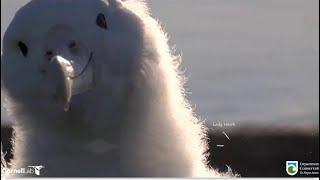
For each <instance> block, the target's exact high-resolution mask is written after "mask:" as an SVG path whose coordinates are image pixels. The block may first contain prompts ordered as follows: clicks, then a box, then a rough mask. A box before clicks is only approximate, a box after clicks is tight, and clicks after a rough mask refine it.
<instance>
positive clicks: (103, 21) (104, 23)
mask: <svg viewBox="0 0 320 180" xmlns="http://www.w3.org/2000/svg"><path fill="white" fill-rule="evenodd" d="M96 24H97V25H98V26H99V27H101V28H102V29H105V30H107V29H108V25H107V20H106V17H105V16H104V14H102V13H100V14H98V16H97V19H96Z"/></svg>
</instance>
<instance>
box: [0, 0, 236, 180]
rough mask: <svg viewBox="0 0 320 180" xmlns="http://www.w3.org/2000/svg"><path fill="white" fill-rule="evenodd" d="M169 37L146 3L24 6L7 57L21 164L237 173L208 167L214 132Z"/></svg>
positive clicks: (78, 170)
mask: <svg viewBox="0 0 320 180" xmlns="http://www.w3.org/2000/svg"><path fill="white" fill-rule="evenodd" d="M167 41H168V38H167V35H166V33H165V32H164V30H163V29H162V27H161V26H160V25H159V23H158V22H157V21H156V20H155V19H154V18H152V16H151V15H150V13H149V10H148V8H147V6H146V3H145V2H144V1H142V0H141V1H138V0H128V1H124V2H122V1H117V0H109V1H100V0H90V1H88V0H68V1H65V0H55V1H51V0H33V1H31V2H30V3H29V4H27V5H26V6H24V7H22V8H21V9H20V10H19V11H18V12H17V14H16V15H15V17H14V19H13V21H12V22H11V24H10V26H9V28H8V29H7V31H6V34H5V37H4V40H3V42H4V43H3V54H2V61H1V70H2V73H1V75H2V91H4V92H5V94H6V97H5V108H6V110H7V111H8V112H9V113H8V114H10V119H12V120H13V124H14V125H13V126H14V129H15V131H16V137H15V146H14V160H13V161H12V163H11V167H12V168H18V167H27V166H33V165H43V166H44V167H45V168H43V169H42V170H41V173H42V174H41V175H43V176H122V177H123V176H124V177H128V176H129V177H132V176H133V177H137V176H140V177H141V176H143V177H146V176H153V177H220V176H232V173H231V172H228V173H225V174H221V173H219V172H217V171H216V170H213V169H210V168H209V167H207V165H206V164H207V160H206V153H205V152H206V150H207V142H206V135H205V128H204V126H203V125H202V124H201V122H200V121H199V120H198V118H197V117H196V116H195V115H194V112H193V110H192V108H191V106H190V104H189V103H188V102H187V100H186V97H185V91H184V87H183V86H184V81H185V79H184V76H183V74H182V73H181V72H180V71H179V63H180V57H179V56H175V55H174V52H173V51H172V49H170V47H169V46H168V42H167ZM61 61H64V62H68V63H69V65H68V67H67V66H66V65H63V64H62V63H61ZM70 72H72V73H70ZM70 74H72V75H70Z"/></svg>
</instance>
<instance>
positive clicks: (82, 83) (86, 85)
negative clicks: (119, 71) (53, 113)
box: [51, 54, 94, 111]
mask: <svg viewBox="0 0 320 180" xmlns="http://www.w3.org/2000/svg"><path fill="white" fill-rule="evenodd" d="M91 59H92V54H90V57H89V59H88V58H77V59H74V60H71V59H66V58H64V57H63V56H60V55H57V56H54V57H53V58H52V60H51V61H54V62H56V63H57V64H58V65H59V67H60V69H61V72H62V73H63V82H62V86H61V88H60V93H58V94H59V96H60V98H59V99H60V100H61V102H62V103H63V105H64V110H65V111H68V110H69V107H70V102H71V99H72V97H73V96H74V95H77V94H81V93H84V92H87V91H89V90H90V89H92V87H93V83H94V75H93V66H92V65H91V63H90V62H91Z"/></svg>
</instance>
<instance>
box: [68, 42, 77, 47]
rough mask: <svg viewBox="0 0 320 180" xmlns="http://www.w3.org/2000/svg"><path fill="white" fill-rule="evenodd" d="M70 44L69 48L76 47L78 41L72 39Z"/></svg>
mask: <svg viewBox="0 0 320 180" xmlns="http://www.w3.org/2000/svg"><path fill="white" fill-rule="evenodd" d="M68 46H69V48H75V47H76V46H77V43H76V41H71V42H70V43H69V45H68Z"/></svg>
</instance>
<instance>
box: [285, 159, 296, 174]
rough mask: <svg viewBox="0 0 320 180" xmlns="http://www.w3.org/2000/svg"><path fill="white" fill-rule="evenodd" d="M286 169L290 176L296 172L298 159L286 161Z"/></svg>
mask: <svg viewBox="0 0 320 180" xmlns="http://www.w3.org/2000/svg"><path fill="white" fill-rule="evenodd" d="M286 170H287V173H288V174H289V175H290V176H294V175H296V174H297V173H298V171H299V167H298V161H286Z"/></svg>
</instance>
